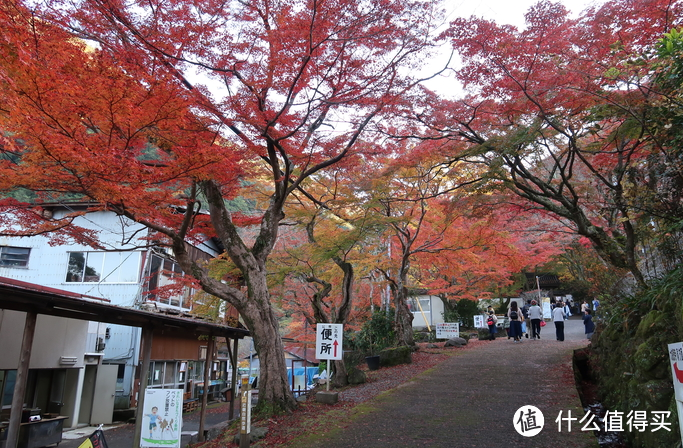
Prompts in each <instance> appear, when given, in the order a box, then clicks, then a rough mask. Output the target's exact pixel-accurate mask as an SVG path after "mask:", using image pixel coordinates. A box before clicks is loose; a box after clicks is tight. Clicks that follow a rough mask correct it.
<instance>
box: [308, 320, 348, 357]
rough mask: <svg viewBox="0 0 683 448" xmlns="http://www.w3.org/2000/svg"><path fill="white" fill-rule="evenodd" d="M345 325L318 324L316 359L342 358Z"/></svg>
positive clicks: (316, 331)
mask: <svg viewBox="0 0 683 448" xmlns="http://www.w3.org/2000/svg"><path fill="white" fill-rule="evenodd" d="M343 339H344V325H342V324H317V325H316V330H315V357H316V359H342V355H343V354H344V350H343V349H342V342H343Z"/></svg>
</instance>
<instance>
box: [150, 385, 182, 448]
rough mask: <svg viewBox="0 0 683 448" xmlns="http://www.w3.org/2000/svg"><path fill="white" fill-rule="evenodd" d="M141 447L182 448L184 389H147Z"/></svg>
mask: <svg viewBox="0 0 683 448" xmlns="http://www.w3.org/2000/svg"><path fill="white" fill-rule="evenodd" d="M144 403H145V409H143V410H142V432H141V433H140V446H141V447H159V446H163V447H168V448H170V447H175V448H180V431H181V429H180V428H181V425H182V416H183V389H149V388H147V389H145V401H144Z"/></svg>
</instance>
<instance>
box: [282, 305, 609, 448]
mask: <svg viewBox="0 0 683 448" xmlns="http://www.w3.org/2000/svg"><path fill="white" fill-rule="evenodd" d="M566 327H567V328H566V338H565V341H563V342H559V341H556V340H555V329H554V326H553V325H552V324H549V325H548V326H546V327H545V328H544V329H543V331H542V334H541V336H542V339H541V340H530V339H524V340H523V342H522V343H514V342H513V341H512V340H508V339H507V338H505V337H503V338H498V339H496V340H495V341H474V340H473V341H471V342H470V344H468V346H467V348H466V349H464V350H462V351H461V352H458V353H457V355H456V356H451V357H448V358H447V359H446V360H445V361H443V362H442V363H440V364H438V366H437V367H436V368H433V369H430V370H428V371H426V372H424V373H423V374H421V375H418V376H417V377H415V378H412V380H410V381H408V382H407V383H403V381H405V379H403V381H400V380H397V383H398V384H400V386H399V387H396V388H394V389H392V390H390V391H388V392H387V393H384V394H380V395H378V396H376V397H375V398H374V399H372V400H369V401H367V402H366V403H365V404H364V405H363V406H358V407H357V409H356V410H354V412H352V413H351V417H350V418H347V417H345V418H344V419H343V420H341V421H338V422H335V424H334V425H331V426H332V427H330V428H327V429H328V430H329V431H328V432H327V433H324V434H322V435H321V434H316V435H312V436H309V437H307V438H301V437H299V438H297V439H296V440H295V441H293V442H292V444H289V445H288V446H296V447H299V448H317V447H321V448H322V447H325V448H350V447H358V448H360V447H391V448H399V447H411V448H412V447H444V448H459V447H489V446H509V447H550V446H562V447H581V448H583V447H597V441H596V439H595V437H593V435H592V433H590V432H587V431H581V426H583V424H579V422H578V420H577V421H574V422H573V424H572V428H571V432H568V431H567V425H566V423H563V427H562V431H559V430H558V424H557V423H556V422H555V420H556V418H557V417H558V415H559V413H560V411H562V412H563V416H567V412H568V411H571V412H572V417H578V418H579V419H581V418H582V417H583V416H584V412H583V409H582V408H581V403H580V401H579V398H578V393H577V391H576V388H575V385H574V378H573V372H572V367H571V355H572V353H573V350H574V349H577V348H580V347H584V346H586V345H587V343H588V341H587V340H586V339H585V337H584V334H583V323H582V321H581V320H580V319H578V318H576V317H575V318H572V319H570V320H569V321H568V322H566ZM458 350H461V349H458ZM365 387H367V390H369V391H372V390H377V389H378V388H377V385H376V384H375V385H374V386H373V385H372V383H369V384H368V385H367V386H365ZM351 393H352V394H356V395H357V394H362V393H363V386H361V387H357V388H354V390H353V392H351ZM344 399H352V396H346V397H345V396H344V393H341V394H340V401H343V400H344ZM525 405H533V406H535V407H537V408H538V409H539V410H540V411H541V412H542V413H543V415H544V418H545V425H544V428H543V430H542V431H541V432H540V433H539V434H538V435H536V436H534V437H524V436H522V435H520V434H518V433H517V431H516V430H515V427H514V424H513V419H514V418H515V416H517V415H518V414H517V413H516V411H517V410H518V409H519V408H520V407H522V406H525ZM536 421H538V420H536ZM316 432H318V431H316Z"/></svg>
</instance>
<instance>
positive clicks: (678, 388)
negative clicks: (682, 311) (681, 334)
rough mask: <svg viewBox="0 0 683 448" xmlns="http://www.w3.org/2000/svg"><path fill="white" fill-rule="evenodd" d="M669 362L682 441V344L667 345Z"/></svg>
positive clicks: (682, 439)
mask: <svg viewBox="0 0 683 448" xmlns="http://www.w3.org/2000/svg"><path fill="white" fill-rule="evenodd" d="M669 362H671V376H672V379H673V382H674V394H675V397H676V409H677V410H678V426H679V428H680V431H681V441H683V342H676V343H675V344H669Z"/></svg>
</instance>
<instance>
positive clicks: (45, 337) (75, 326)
mask: <svg viewBox="0 0 683 448" xmlns="http://www.w3.org/2000/svg"><path fill="white" fill-rule="evenodd" d="M25 321H26V313H23V312H20V311H8V310H0V341H3V342H2V343H1V344H0V345H2V356H0V369H3V370H4V369H16V368H17V366H18V365H19V351H20V349H21V339H22V335H23V334H24V323H25ZM87 331H88V322H87V321H82V320H74V319H65V318H60V317H54V316H45V315H42V314H40V315H38V318H37V320H36V331H35V335H34V339H33V350H32V352H31V361H30V363H29V368H31V369H58V368H79V367H83V365H84V359H83V354H84V353H85V343H86V337H85V336H86V334H87ZM9 341H15V342H16V343H8V342H9ZM63 356H65V357H73V358H76V362H75V363H74V364H71V363H69V364H63V363H60V358H61V357H63Z"/></svg>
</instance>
